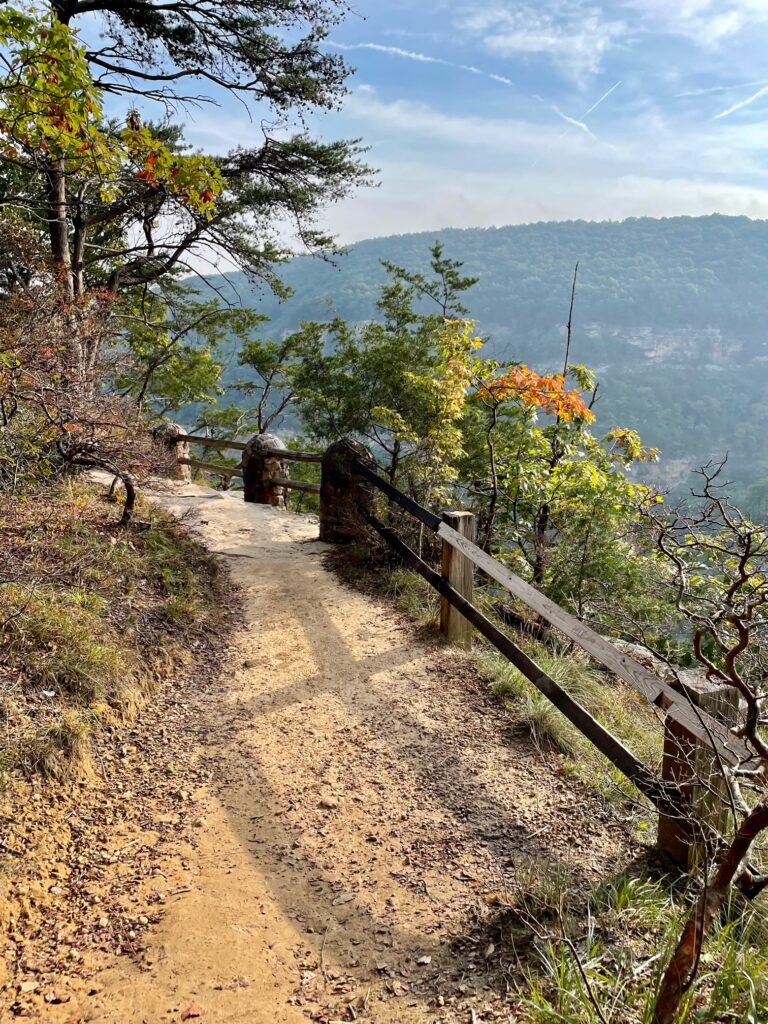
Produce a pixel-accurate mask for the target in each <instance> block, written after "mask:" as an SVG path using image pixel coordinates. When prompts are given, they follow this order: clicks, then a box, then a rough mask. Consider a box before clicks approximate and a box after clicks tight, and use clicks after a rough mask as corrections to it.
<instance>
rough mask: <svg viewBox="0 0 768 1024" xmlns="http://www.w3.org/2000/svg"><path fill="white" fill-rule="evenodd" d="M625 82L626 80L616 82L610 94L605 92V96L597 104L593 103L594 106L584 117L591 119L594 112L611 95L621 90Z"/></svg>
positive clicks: (609, 91) (621, 79)
mask: <svg viewBox="0 0 768 1024" xmlns="http://www.w3.org/2000/svg"><path fill="white" fill-rule="evenodd" d="M623 82H624V79H623V78H620V79H619V80H618V82H616V84H615V85H612V86H611V88H610V89H609V90H608V92H604V93H603V95H602V96H601V97H600V99H599V100H598V101H597V103H593V104H592V106H591V107H590V108H589V110H588V111H587V112H586V114H584V117H589V115H590V114H591V113H592V111H593V110H597V108H598V107H599V106H600V104H601V103H603V102H604V101H605V100H607V99H608V97H609V96H610V95H611V93H612V92H615V91H616V90H617V89H618V88H619V86H620V85H622V84H623Z"/></svg>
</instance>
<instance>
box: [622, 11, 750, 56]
mask: <svg viewBox="0 0 768 1024" xmlns="http://www.w3.org/2000/svg"><path fill="white" fill-rule="evenodd" d="M623 6H624V8H625V9H626V10H628V11H632V12H634V13H635V14H637V15H639V16H640V20H641V24H642V25H644V26H645V27H646V28H648V29H651V30H654V31H658V32H663V33H665V34H667V35H676V36H681V37H683V38H687V39H690V40H692V41H693V42H695V43H697V44H698V45H699V46H704V47H710V48H714V47H717V46H718V45H719V44H720V43H722V42H723V41H725V40H727V39H730V38H732V37H734V36H736V35H738V34H739V33H740V32H743V31H744V30H745V29H747V28H749V27H750V26H754V25H760V24H765V23H768V4H766V2H765V0H677V2H675V0H623Z"/></svg>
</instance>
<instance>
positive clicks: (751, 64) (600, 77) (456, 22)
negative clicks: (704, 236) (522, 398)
mask: <svg viewBox="0 0 768 1024" xmlns="http://www.w3.org/2000/svg"><path fill="white" fill-rule="evenodd" d="M353 3H354V11H353V13H351V14H350V15H349V16H348V18H347V19H346V21H345V22H344V23H343V24H342V25H340V26H338V27H337V28H336V29H335V30H334V31H333V32H332V33H331V35H330V37H329V39H328V40H327V43H326V45H327V46H328V47H329V49H332V50H335V51H336V52H343V53H344V54H345V55H346V57H347V58H348V60H349V62H350V63H351V64H352V65H353V66H354V67H355V68H356V72H355V74H354V76H353V78H352V79H351V81H350V90H351V91H350V95H349V96H348V97H347V99H346V102H345V104H344V108H343V110H342V111H341V112H338V113H327V114H323V115H321V116H318V117H315V118H313V119H312V122H311V128H312V129H313V131H315V132H317V133H319V134H320V135H322V136H323V137H324V138H328V139H330V138H344V137H362V138H363V139H364V141H365V143H366V144H367V145H368V146H369V147H370V152H369V154H368V160H369V162H370V163H371V164H372V165H373V166H374V167H376V168H377V169H378V172H379V173H378V181H379V186H378V187H377V188H375V189H368V190H364V191H361V192H358V193H357V194H356V195H355V196H354V198H351V199H349V200H345V201H343V202H342V203H340V204H338V205H337V206H335V207H333V208H331V209H330V210H328V211H327V214H326V217H325V222H326V223H327V225H328V226H329V227H330V228H331V229H332V230H333V231H335V232H336V233H337V234H338V236H339V238H340V240H341V241H342V242H344V243H349V242H354V241H357V240H359V239H361V238H368V237H374V236H379V235H389V234H398V233H405V232H411V231H428V230H436V229H439V228H444V227H478V226H480V227H487V226H493V225H503V224H515V223H528V222H532V221H539V220H566V219H574V218H585V219H589V220H605V219H622V218H625V217H628V216H643V215H650V216H672V215H676V214H692V215H697V214H706V213H713V212H719V213H727V214H746V215H747V216H750V217H768V0H606V2H602V3H601V2H590V0H571V2H563V0H538V2H535V0H533V2H517V0H353ZM190 117H191V120H190V122H189V124H188V128H187V136H188V138H189V139H190V141H192V142H194V143H195V144H196V145H200V146H202V147H204V148H206V149H209V150H210V149H213V150H215V151H222V150H225V149H227V148H230V147H231V146H232V145H233V144H236V143H237V142H240V141H243V142H245V143H247V138H248V135H249V132H252V131H253V127H252V126H251V125H250V124H249V122H248V118H247V117H246V115H245V113H244V112H243V111H242V110H240V109H239V108H238V106H237V105H236V104H232V105H226V106H225V107H224V108H223V109H221V110H217V111H214V110H211V109H207V110H206V109H204V110H201V111H198V112H192V113H191V115H190Z"/></svg>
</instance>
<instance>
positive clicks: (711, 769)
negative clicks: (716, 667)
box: [658, 669, 739, 870]
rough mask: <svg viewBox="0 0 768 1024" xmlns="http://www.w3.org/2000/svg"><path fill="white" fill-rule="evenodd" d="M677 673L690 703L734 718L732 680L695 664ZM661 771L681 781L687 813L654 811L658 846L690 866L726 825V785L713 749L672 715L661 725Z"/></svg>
mask: <svg viewBox="0 0 768 1024" xmlns="http://www.w3.org/2000/svg"><path fill="white" fill-rule="evenodd" d="M680 677H681V679H680V681H681V684H682V688H683V692H684V693H685V694H686V695H687V696H688V697H689V699H690V700H691V703H692V704H694V705H695V706H696V707H698V708H700V709H701V710H702V711H704V712H706V713H707V714H709V715H711V716H712V718H716V719H717V720H718V721H720V722H722V723H723V724H724V725H727V726H729V727H730V726H733V725H736V724H737V722H738V718H739V695H738V693H737V691H736V690H735V689H734V688H733V687H732V686H728V685H726V684H724V683H712V682H709V680H707V678H706V676H705V674H704V672H703V671H700V670H698V669H693V670H689V671H685V672H681V673H680ZM661 775H662V779H664V780H665V781H667V782H674V783H676V784H677V785H678V786H679V787H680V789H681V790H682V792H683V796H684V797H685V798H686V800H687V803H688V806H689V807H690V814H686V813H685V812H683V813H682V814H676V815H667V814H660V815H659V834H658V846H659V849H660V850H662V851H663V852H664V853H666V854H667V855H668V856H670V857H672V859H673V860H675V861H677V862H678V863H679V864H684V865H685V866H686V867H688V868H689V869H691V870H693V869H694V868H695V867H696V865H697V864H698V863H699V862H700V861H701V860H702V858H703V857H704V856H705V855H706V852H707V847H708V846H711V844H712V841H713V840H714V839H716V837H717V836H719V835H721V834H723V833H725V832H726V830H727V828H728V822H729V801H728V787H727V783H726V780H725V779H724V778H723V774H722V771H721V769H720V763H719V761H718V757H717V755H716V754H715V752H714V751H713V750H712V749H711V747H710V746H709V745H708V744H706V743H705V742H703V741H702V740H697V739H696V737H694V736H693V735H692V734H691V733H690V732H689V731H688V730H687V729H686V728H685V726H683V725H681V724H680V722H678V721H676V720H675V718H674V716H672V715H667V719H666V722H665V725H664V760H663V762H662V771H661Z"/></svg>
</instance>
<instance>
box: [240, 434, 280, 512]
mask: <svg viewBox="0 0 768 1024" xmlns="http://www.w3.org/2000/svg"><path fill="white" fill-rule="evenodd" d="M275 451H278V452H280V451H287V447H286V445H285V444H284V443H283V442H282V441H281V440H280V438H279V437H276V436H275V435H274V434H257V435H256V436H255V437H252V438H251V439H250V441H249V442H248V443H247V444H246V446H245V451H244V452H243V490H244V492H245V493H244V497H245V500H246V501H250V502H254V503H255V504H257V505H272V506H273V507H274V508H285V488H284V487H281V486H280V485H279V484H274V483H272V479H273V478H275V479H285V478H286V477H287V476H288V463H287V462H286V461H285V460H283V459H281V458H280V456H279V455H273V454H271V453H272V452H275Z"/></svg>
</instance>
